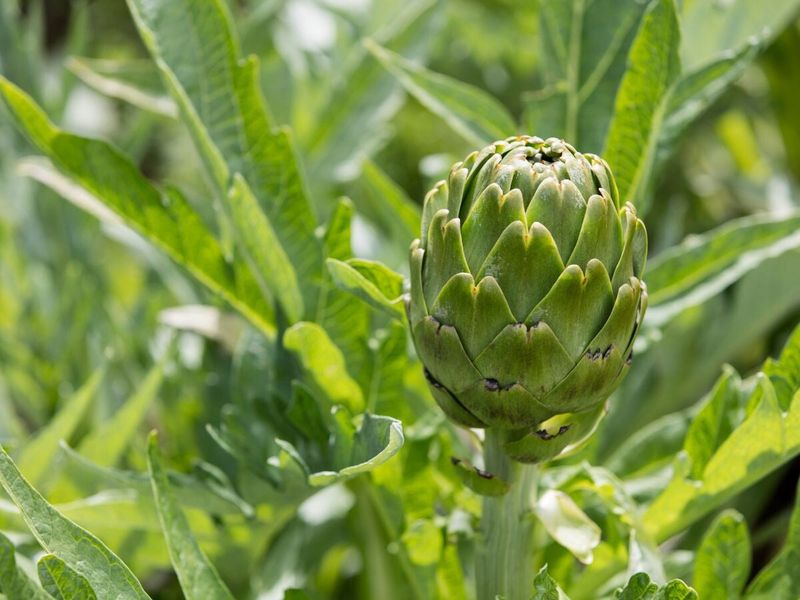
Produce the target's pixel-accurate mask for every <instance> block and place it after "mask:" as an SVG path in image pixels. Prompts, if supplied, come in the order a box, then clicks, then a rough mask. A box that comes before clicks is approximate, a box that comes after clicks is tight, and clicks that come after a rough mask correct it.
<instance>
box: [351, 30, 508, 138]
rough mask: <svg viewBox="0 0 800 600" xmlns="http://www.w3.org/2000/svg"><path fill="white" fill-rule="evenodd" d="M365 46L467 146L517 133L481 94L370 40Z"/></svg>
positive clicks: (498, 106)
mask: <svg viewBox="0 0 800 600" xmlns="http://www.w3.org/2000/svg"><path fill="white" fill-rule="evenodd" d="M365 43H366V45H367V48H368V49H369V51H370V52H371V53H372V54H373V55H374V56H375V57H376V58H377V59H378V60H379V61H380V62H381V64H382V65H383V66H384V67H385V68H386V69H387V70H388V71H389V72H390V73H392V75H394V76H395V77H396V78H397V80H398V81H399V82H400V83H401V84H402V85H403V87H404V88H405V89H406V91H407V92H408V93H409V94H411V95H412V96H414V97H415V98H416V99H417V100H418V101H419V102H420V103H421V104H422V105H423V106H425V107H427V108H428V109H429V110H430V111H432V112H433V113H435V114H436V115H438V116H439V117H441V118H442V119H443V120H444V121H445V122H446V123H447V124H448V125H450V127H452V128H453V130H454V131H456V132H457V133H459V134H460V135H461V136H463V137H464V139H465V140H467V141H468V142H470V144H473V145H475V146H484V145H485V144H488V143H489V142H492V141H494V140H499V139H504V138H507V137H508V136H510V135H514V134H516V133H518V131H517V125H516V123H515V122H514V119H513V118H512V117H511V115H510V114H508V111H507V110H506V108H505V107H504V106H503V105H502V104H501V103H500V102H499V101H498V100H496V99H495V98H493V97H492V96H490V95H489V94H487V93H486V92H484V91H483V90H481V89H479V88H475V87H473V86H471V85H468V84H466V83H462V82H460V81H457V80H455V79H451V78H450V77H447V76H445V75H441V74H439V73H434V72H432V71H429V70H428V69H426V68H425V67H423V66H421V65H418V64H415V63H413V62H411V61H409V60H407V59H405V58H403V57H402V56H400V55H399V54H395V53H394V52H391V51H390V50H387V49H386V48H382V47H381V46H379V45H378V44H376V43H375V42H373V41H371V40H370V41H367V42H365Z"/></svg>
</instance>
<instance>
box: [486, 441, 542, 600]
mask: <svg viewBox="0 0 800 600" xmlns="http://www.w3.org/2000/svg"><path fill="white" fill-rule="evenodd" d="M505 438H506V434H505V433H504V432H503V431H495V430H493V429H487V430H486V438H485V441H484V445H483V452H484V462H485V467H486V470H488V471H489V472H490V473H492V474H494V475H495V476H497V477H502V478H503V479H505V480H506V481H508V482H509V483H510V484H511V490H510V491H509V492H508V493H507V494H505V495H504V496H499V497H498V496H486V497H484V499H483V515H482V517H481V534H482V535H481V538H480V545H479V548H478V553H477V557H476V583H477V592H478V594H477V598H478V600H495V598H496V597H497V596H502V597H503V598H504V600H528V598H530V595H531V593H532V590H533V558H532V557H533V523H534V522H533V513H532V511H531V505H532V503H533V501H534V498H535V495H536V478H537V474H538V473H537V468H536V466H534V465H523V464H520V463H517V462H514V461H512V460H511V459H510V458H508V456H507V455H506V454H505V452H504V451H503V442H504V441H505Z"/></svg>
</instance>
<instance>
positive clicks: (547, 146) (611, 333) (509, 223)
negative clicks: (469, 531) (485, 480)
mask: <svg viewBox="0 0 800 600" xmlns="http://www.w3.org/2000/svg"><path fill="white" fill-rule="evenodd" d="M646 256H647V232H646V230H645V227H644V224H643V223H642V221H640V220H639V219H638V218H637V217H636V211H635V210H634V207H633V206H632V205H630V204H625V205H624V206H620V200H619V193H618V191H617V186H616V183H615V181H614V176H613V175H612V173H611V170H610V169H609V167H608V165H607V164H606V163H605V161H603V160H602V159H601V158H600V157H598V156H595V155H593V154H581V153H579V152H577V151H576V150H575V148H573V147H572V146H571V145H569V144H568V143H566V142H564V141H563V140H560V139H556V138H549V139H547V140H542V139H541V138H538V137H530V136H519V137H512V138H508V139H506V140H504V141H498V142H495V143H493V144H490V145H489V146H487V147H486V148H484V149H483V150H481V151H480V152H473V153H472V154H470V155H469V156H467V158H466V159H464V161H462V162H459V163H456V164H455V165H453V168H452V170H451V171H450V175H449V177H448V179H447V181H440V182H439V183H438V184H437V185H436V186H435V187H434V188H433V189H432V190H431V191H430V192H429V193H428V195H427V196H426V198H425V204H424V208H423V215H422V232H421V238H420V239H418V240H415V241H414V243H413V244H412V245H411V257H410V261H411V293H410V299H409V303H408V315H409V322H410V325H411V332H412V337H413V339H414V343H415V345H416V348H417V353H418V354H419V357H420V360H421V361H422V363H423V366H424V368H425V376H426V378H427V381H428V383H429V387H430V389H431V392H432V394H433V397H434V398H435V399H436V402H437V403H438V404H439V406H440V407H441V408H442V410H443V411H444V412H445V413H446V414H447V416H448V417H449V418H450V419H452V420H453V421H455V422H456V423H458V424H460V425H463V426H466V427H481V428H488V427H493V428H501V429H504V430H506V431H507V434H508V435H506V436H505V438H506V439H508V440H510V441H509V442H507V443H506V446H505V450H506V452H507V453H508V454H509V455H510V456H511V457H512V458H514V459H516V460H519V461H521V462H538V461H541V460H546V459H548V458H552V457H554V456H556V455H557V454H559V453H560V452H561V451H563V450H564V449H565V448H567V447H568V446H572V445H574V444H576V443H578V442H580V441H581V440H582V439H584V438H585V437H586V436H588V434H589V433H591V431H592V430H593V429H594V427H595V425H596V424H597V422H598V421H599V419H600V418H601V417H602V415H603V414H604V412H605V402H606V400H607V398H608V396H609V395H610V394H611V392H613V391H614V389H615V388H616V387H617V386H618V385H619V383H620V381H621V380H622V378H623V377H624V376H625V374H626V372H627V370H628V368H629V366H630V363H631V357H632V350H631V349H632V345H633V341H634V338H635V337H636V333H637V330H638V329H639V324H640V323H641V321H642V318H643V316H644V312H645V309H646V306H647V287H646V286H645V284H644V282H643V281H642V280H641V277H642V272H643V271H644V267H645V259H646Z"/></svg>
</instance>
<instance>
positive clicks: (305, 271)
mask: <svg viewBox="0 0 800 600" xmlns="http://www.w3.org/2000/svg"><path fill="white" fill-rule="evenodd" d="M127 2H128V7H129V8H130V10H131V13H132V14H133V17H134V21H135V22H136V26H137V27H138V29H139V33H140V35H141V37H142V39H143V41H144V43H145V45H146V46H147V48H148V50H149V51H150V54H151V55H152V56H153V58H154V59H155V61H156V64H157V66H158V67H159V69H160V70H161V73H162V76H163V77H164V81H165V83H166V85H167V88H168V91H169V93H170V94H171V95H172V97H173V99H174V100H175V101H176V103H177V104H178V107H179V110H180V113H181V117H182V118H183V120H184V122H185V123H186V125H187V127H188V128H189V131H190V133H191V134H192V137H193V139H194V141H195V145H196V146H197V149H198V151H199V153H200V156H201V157H202V158H203V160H204V161H205V163H206V166H207V168H208V170H209V172H210V173H211V174H212V176H213V179H214V182H215V183H216V185H217V191H218V193H219V195H220V197H224V196H225V195H226V194H227V192H228V190H229V188H230V187H231V179H232V178H233V176H234V174H236V173H241V175H242V177H244V179H245V181H247V183H248V185H249V186H250V189H251V190H252V192H253V195H254V196H255V198H256V199H257V200H258V203H259V205H260V206H261V208H262V210H263V211H264V213H265V214H266V215H267V218H268V219H269V222H270V223H271V224H272V226H273V228H274V231H275V234H276V235H277V237H278V240H279V241H280V244H281V245H282V246H283V248H284V250H285V251H286V254H287V255H288V256H289V259H290V260H291V262H292V264H293V265H294V269H295V271H296V272H297V275H298V277H299V281H300V282H301V284H302V285H303V293H304V302H305V304H306V307H309V306H311V305H312V304H313V301H314V299H315V296H316V293H317V291H316V288H315V285H316V282H317V277H318V275H319V273H320V272H321V271H322V263H321V260H322V254H321V251H320V247H319V241H318V239H317V237H316V236H315V234H314V229H315V228H316V218H315V216H314V214H313V212H312V209H311V205H310V202H309V200H308V196H307V193H306V189H305V183H304V181H303V178H302V175H301V173H300V169H299V167H298V161H297V157H296V155H295V150H294V147H293V143H292V141H291V139H290V136H289V134H288V133H287V131H285V130H282V129H275V124H274V123H273V122H272V119H271V117H270V115H269V114H268V111H267V107H266V105H265V103H264V98H263V96H262V94H261V89H260V82H259V81H258V72H259V63H258V59H257V58H256V57H254V56H253V57H249V58H248V59H246V60H245V59H242V58H241V57H240V50H239V44H238V40H237V39H236V34H235V31H234V27H233V19H232V17H231V14H230V11H229V9H228V6H227V4H226V3H225V2H224V1H223V0H127ZM187 48H192V49H194V50H193V51H187Z"/></svg>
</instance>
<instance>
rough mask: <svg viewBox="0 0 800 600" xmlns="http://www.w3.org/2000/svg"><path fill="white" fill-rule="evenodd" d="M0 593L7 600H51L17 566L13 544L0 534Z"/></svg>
mask: <svg viewBox="0 0 800 600" xmlns="http://www.w3.org/2000/svg"><path fill="white" fill-rule="evenodd" d="M0 591H1V592H2V593H3V594H4V595H5V597H6V598H7V599H8V600H52V598H51V596H50V595H49V594H48V593H47V592H45V591H44V590H43V589H42V588H40V587H39V586H38V585H36V583H35V582H34V581H33V580H32V579H31V578H30V577H28V574H27V573H25V571H23V570H22V569H20V568H19V567H18V566H17V562H16V558H15V551H14V544H12V543H11V540H9V539H8V538H7V537H6V536H4V535H3V534H2V533H0Z"/></svg>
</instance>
